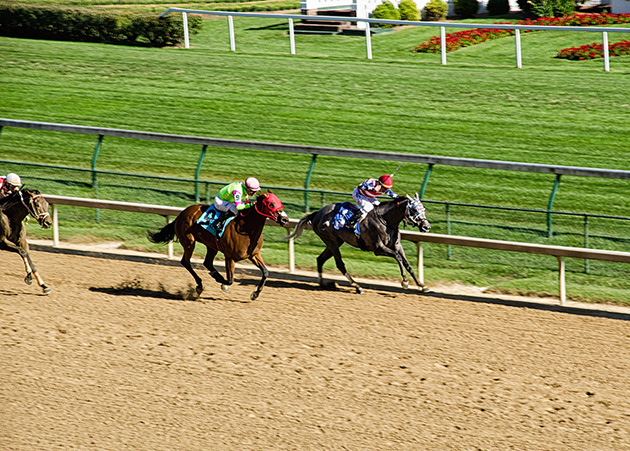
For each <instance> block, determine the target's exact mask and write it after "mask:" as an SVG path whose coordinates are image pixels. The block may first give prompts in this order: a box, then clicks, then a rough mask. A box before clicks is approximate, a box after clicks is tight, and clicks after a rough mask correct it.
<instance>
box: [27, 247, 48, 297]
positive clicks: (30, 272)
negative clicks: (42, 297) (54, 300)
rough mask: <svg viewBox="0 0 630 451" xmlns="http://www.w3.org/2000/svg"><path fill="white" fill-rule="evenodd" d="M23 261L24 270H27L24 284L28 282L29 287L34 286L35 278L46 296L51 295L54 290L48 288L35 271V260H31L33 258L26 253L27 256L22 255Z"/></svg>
mask: <svg viewBox="0 0 630 451" xmlns="http://www.w3.org/2000/svg"><path fill="white" fill-rule="evenodd" d="M22 260H23V261H24V269H25V270H26V277H25V278H24V282H26V284H27V285H30V284H32V283H33V276H34V277H35V280H37V284H38V285H39V286H40V287H41V288H42V291H43V292H44V294H49V293H51V292H52V290H51V289H50V288H48V286H47V285H46V284H45V283H44V280H43V279H42V277H41V276H40V275H39V273H38V272H37V270H36V269H35V265H34V264H33V260H31V256H30V255H29V254H28V252H26V251H25V255H22Z"/></svg>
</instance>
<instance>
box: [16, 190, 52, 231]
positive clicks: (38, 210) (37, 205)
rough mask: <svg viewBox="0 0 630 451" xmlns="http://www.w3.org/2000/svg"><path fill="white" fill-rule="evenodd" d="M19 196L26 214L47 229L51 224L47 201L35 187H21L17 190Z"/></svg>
mask: <svg viewBox="0 0 630 451" xmlns="http://www.w3.org/2000/svg"><path fill="white" fill-rule="evenodd" d="M19 196H20V200H21V201H22V204H23V205H24V206H25V207H26V210H27V211H28V214H29V215H31V216H32V217H33V218H35V219H37V222H39V225H40V226H42V227H43V228H44V229H47V228H49V227H50V226H51V225H52V219H50V214H49V213H48V201H47V200H46V199H45V198H44V195H43V194H42V193H40V192H39V191H37V190H36V189H34V190H29V189H26V188H22V189H21V190H20V191H19Z"/></svg>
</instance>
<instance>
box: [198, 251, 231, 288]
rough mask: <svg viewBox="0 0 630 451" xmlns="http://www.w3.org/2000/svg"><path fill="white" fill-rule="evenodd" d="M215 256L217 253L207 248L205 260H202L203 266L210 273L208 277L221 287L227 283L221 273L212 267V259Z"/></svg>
mask: <svg viewBox="0 0 630 451" xmlns="http://www.w3.org/2000/svg"><path fill="white" fill-rule="evenodd" d="M216 256H217V251H216V250H215V249H212V248H210V247H209V248H208V252H207V253H206V258H205V259H204V260H203V266H205V267H206V269H207V270H208V271H210V275H211V276H212V278H213V279H214V280H216V281H217V282H219V283H220V284H221V285H224V284H226V283H227V280H225V277H223V276H222V275H221V273H220V272H219V271H217V268H215V267H214V257H216Z"/></svg>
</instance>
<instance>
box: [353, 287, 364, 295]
mask: <svg viewBox="0 0 630 451" xmlns="http://www.w3.org/2000/svg"><path fill="white" fill-rule="evenodd" d="M355 290H357V294H363V293H365V292H364V291H363V288H361V287H356V288H355Z"/></svg>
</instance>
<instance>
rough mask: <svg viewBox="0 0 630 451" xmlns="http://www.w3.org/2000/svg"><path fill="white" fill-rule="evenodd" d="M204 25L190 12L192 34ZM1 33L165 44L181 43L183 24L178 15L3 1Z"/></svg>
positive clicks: (153, 45) (141, 43) (2, 34)
mask: <svg viewBox="0 0 630 451" xmlns="http://www.w3.org/2000/svg"><path fill="white" fill-rule="evenodd" d="M201 25H202V21H201V18H200V17H198V16H192V17H190V16H189V19H188V26H189V30H190V33H191V34H194V33H197V32H198V31H199V30H200V29H201ZM0 36H10V37H17V38H30V39H54V40H60V41H82V42H103V43H107V44H124V45H146V46H151V47H163V46H167V45H176V44H179V43H181V42H182V41H183V39H184V27H183V23H182V19H181V16H175V15H171V16H166V17H158V16H156V15H152V14H140V13H121V12H114V11H104V10H101V9H95V8H70V7H63V6H54V5H33V4H28V3H14V2H6V1H0Z"/></svg>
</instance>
